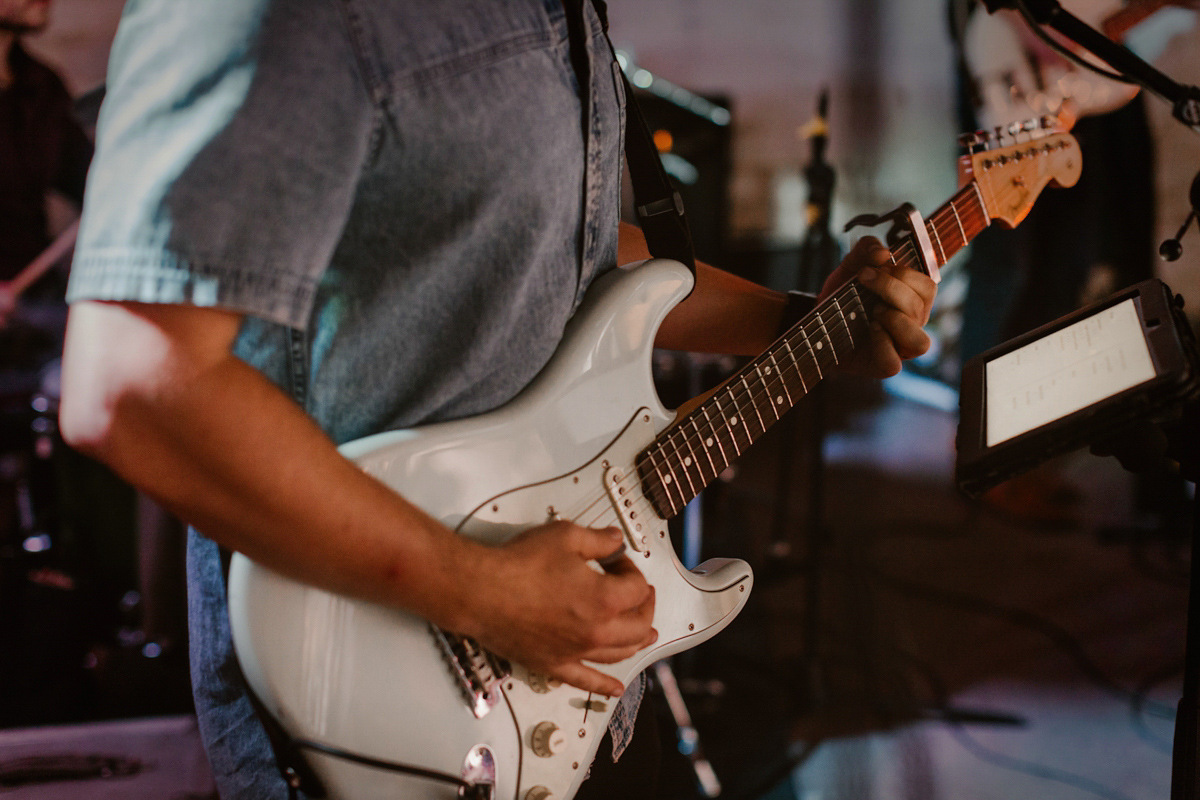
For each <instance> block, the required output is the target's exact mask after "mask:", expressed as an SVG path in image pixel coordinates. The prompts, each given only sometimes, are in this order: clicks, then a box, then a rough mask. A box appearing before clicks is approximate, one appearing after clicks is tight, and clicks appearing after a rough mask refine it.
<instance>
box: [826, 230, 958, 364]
mask: <svg viewBox="0 0 1200 800" xmlns="http://www.w3.org/2000/svg"><path fill="white" fill-rule="evenodd" d="M855 277H857V278H858V280H859V281H860V282H861V283H862V285H863V286H865V287H866V288H867V289H869V290H870V291H871V292H872V293H873V294H875V295H876V296H878V297H879V300H880V302H879V304H878V305H877V306H876V307H875V310H874V312H873V313H872V321H871V341H870V343H869V344H868V345H866V346H862V347H859V348H857V349H856V350H855V351H854V356H853V357H852V358H851V359H850V360H849V361H847V362H845V363H843V364H842V365H841V368H842V369H843V370H844V371H846V372H849V373H852V374H856V375H865V376H869V377H877V378H887V377H890V376H892V375H895V374H896V373H897V372H899V371H900V362H901V361H902V360H903V359H907V358H916V357H917V356H919V355H922V354H923V353H924V352H925V351H926V350H928V349H929V344H930V340H929V335H928V334H927V333H925V331H924V330H922V329H923V328H924V327H925V325H926V323H928V322H929V313H930V311H931V309H932V308H933V298H934V296H935V295H936V294H937V284H935V283H934V282H933V280H932V279H930V278H929V276H928V275H925V274H923V273H920V272H917V271H916V270H913V269H910V268H908V267H902V266H898V265H896V264H893V263H892V261H891V253H890V252H889V251H888V249H887V248H886V247H884V246H883V244H881V243H880V241H879V240H878V239H876V238H874V237H872V236H868V237H865V238H863V239H860V240H859V241H858V243H857V244H855V245H854V248H853V249H852V250H851V251H850V253H849V254H848V255H847V256H846V257H845V258H844V259H843V260H842V263H841V264H839V265H838V268H837V269H835V270H834V271H833V273H832V274H831V275H830V276H829V278H828V279H826V281H825V285H824V286H823V287H822V288H821V295H820V299H821V300H824V299H825V298H826V297H827V296H829V295H830V294H832V293H833V292H834V291H835V290H836V289H838V288H840V287H841V286H842V285H843V284H845V283H846V282H847V281H848V280H850V279H851V278H855Z"/></svg>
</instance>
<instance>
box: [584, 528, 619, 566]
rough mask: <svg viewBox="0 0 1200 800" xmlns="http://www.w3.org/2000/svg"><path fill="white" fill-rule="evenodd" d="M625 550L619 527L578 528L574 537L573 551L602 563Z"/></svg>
mask: <svg viewBox="0 0 1200 800" xmlns="http://www.w3.org/2000/svg"><path fill="white" fill-rule="evenodd" d="M624 550H625V536H624V534H622V533H621V529H620V528H611V527H610V528H599V529H596V528H580V529H579V536H577V537H576V539H575V551H576V552H577V553H579V555H581V556H583V557H584V558H587V559H592V558H594V559H596V560H597V561H599V562H601V563H603V562H604V561H605V560H606V559H608V558H610V557H614V556H618V555H620V554H621V553H622V552H624Z"/></svg>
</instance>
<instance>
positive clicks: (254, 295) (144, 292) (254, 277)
mask: <svg viewBox="0 0 1200 800" xmlns="http://www.w3.org/2000/svg"><path fill="white" fill-rule="evenodd" d="M357 65H358V61H357V58H356V56H355V49H354V47H353V44H352V42H351V40H350V36H349V33H348V30H347V27H346V23H345V20H344V19H343V16H342V14H341V13H340V10H339V7H338V5H337V0H203V2H196V3H179V2H171V1H170V0H130V1H129V2H128V3H127V4H126V6H125V10H124V13H123V16H122V19H121V25H120V28H119V31H118V34H117V39H116V41H115V43H114V45H113V52H112V56H111V59H110V64H109V80H108V94H107V96H106V98H105V100H104V104H103V106H102V108H101V111H100V120H99V125H98V129H97V145H96V155H95V158H94V160H93V162H92V167H91V171H90V172H89V174H88V186H87V190H86V193H85V196H84V212H83V222H82V227H81V229H80V238H79V243H78V247H77V249H76V255H75V261H74V264H73V266H72V273H71V279H70V285H69V288H68V294H67V299H68V300H69V301H72V302H73V301H77V300H84V299H93V300H119V301H134V302H146V303H182V304H191V305H197V306H217V307H222V308H228V309H231V310H236V311H240V312H243V313H247V314H252V315H255V316H259V317H262V318H264V319H268V320H271V321H275V322H280V323H283V324H285V325H291V326H293V327H303V326H304V325H305V324H306V323H307V319H308V315H309V312H310V309H311V306H312V301H313V296H314V292H315V288H316V285H317V283H318V282H319V280H320V277H321V274H322V272H323V271H324V270H325V268H326V266H327V265H328V264H329V262H330V259H331V258H332V255H333V252H334V249H335V248H336V247H337V244H338V241H339V239H340V237H341V233H342V229H343V227H344V226H345V223H346V220H347V218H348V216H349V214H350V210H351V208H352V206H353V203H354V197H355V191H356V186H357V182H358V178H359V174H360V172H361V171H362V168H363V165H364V162H365V161H366V160H367V158H368V156H369V151H370V146H371V139H372V133H373V126H374V125H375V122H376V118H377V115H376V113H375V108H376V107H375V105H374V104H373V103H372V101H371V97H370V95H369V94H368V92H367V90H366V88H365V86H364V84H363V81H362V79H361V76H360V73H359V71H358V69H357Z"/></svg>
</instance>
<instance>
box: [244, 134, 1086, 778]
mask: <svg viewBox="0 0 1200 800" xmlns="http://www.w3.org/2000/svg"><path fill="white" fill-rule="evenodd" d="M1078 168H1079V152H1078V146H1077V145H1076V144H1075V142H1074V140H1073V139H1072V138H1071V137H1070V135H1069V134H1065V133H1061V132H1054V131H1045V132H1037V133H1036V134H1031V135H1030V137H1029V138H1028V139H1027V140H1025V141H1024V142H1022V143H1019V144H1014V145H1012V146H1009V147H1004V148H996V149H994V150H989V151H986V152H979V153H975V154H972V155H971V156H968V157H966V158H965V160H964V167H963V175H964V177H963V188H962V189H961V190H960V191H959V192H958V194H956V195H955V197H954V198H952V199H951V200H950V201H949V202H948V203H947V204H945V205H944V206H942V208H941V209H939V210H938V211H936V212H935V213H934V214H933V215H931V216H930V218H929V219H928V220H927V221H922V220H921V219H920V216H919V215H916V214H915V212H911V214H910V216H912V215H915V218H916V220H917V222H919V223H920V227H921V231H920V234H919V235H917V234H914V235H913V236H911V237H909V238H908V239H905V240H904V241H903V243H902V244H900V245H898V246H894V247H893V248H892V253H893V259H894V260H895V261H896V262H897V263H898V264H907V265H910V266H914V267H916V266H924V265H926V264H928V265H930V266H933V267H935V268H936V266H938V265H940V264H942V263H944V262H945V261H946V260H947V259H948V258H950V257H951V256H952V255H953V254H954V253H955V252H957V251H958V250H959V249H960V248H961V247H962V246H963V245H965V244H966V243H967V241H969V239H970V238H972V237H973V236H975V235H976V234H977V233H979V232H980V231H982V230H983V229H984V228H986V227H987V225H988V224H989V222H990V220H991V219H993V218H999V219H1002V220H1004V221H1005V222H1006V224H1009V225H1015V224H1016V223H1017V222H1019V221H1020V219H1021V218H1023V217H1024V215H1025V214H1026V213H1028V210H1029V206H1030V205H1032V203H1033V200H1034V198H1036V196H1037V194H1038V193H1039V192H1040V191H1041V190H1042V188H1043V187H1045V186H1046V185H1047V184H1048V183H1050V182H1051V181H1056V182H1058V183H1060V184H1066V185H1070V184H1071V183H1074V181H1075V179H1076V178H1077V177H1078ZM914 224H916V223H914ZM918 242H919V243H920V244H919V246H920V247H921V248H922V249H923V250H924V251H926V252H925V254H924V256H923V257H922V256H921V254H920V253H918V252H917V248H918V244H917V243H918ZM691 285H692V276H691V274H690V273H689V271H688V270H687V269H686V268H685V267H684V266H682V265H681V264H679V263H677V262H674V261H668V260H662V259H656V260H651V261H648V262H645V263H643V264H640V265H635V266H633V267H624V268H620V269H616V270H613V271H611V272H610V273H608V274H606V275H604V276H603V277H601V278H600V279H598V280H597V281H596V282H595V284H594V285H593V286H592V288H591V289H590V290H589V292H588V295H587V298H586V299H585V301H584V303H583V304H582V306H581V307H580V309H579V311H578V312H577V313H576V315H575V317H574V318H573V319H572V321H571V323H570V324H569V326H568V328H567V330H566V332H565V335H564V339H563V342H562V344H561V345H560V347H559V349H558V351H557V352H556V353H555V355H554V357H553V358H552V359H551V361H550V362H549V364H547V366H546V367H545V368H544V369H543V370H542V372H541V373H540V374H539V375H538V377H537V378H536V379H535V380H534V381H533V383H531V384H530V386H529V387H527V388H526V389H525V391H523V392H522V393H521V394H520V395H518V396H517V397H516V398H515V399H514V400H512V401H511V402H510V403H508V404H507V405H505V406H504V407H502V408H500V409H498V410H496V411H493V412H491V413H488V414H485V415H483V416H479V417H475V418H471V419H465V420H461V421H456V422H450V423H445V424H438V425H431V426H428V427H424V428H421V429H418V430H405V431H393V432H388V433H382V434H379V435H376V436H371V437H367V438H365V439H360V440H358V441H354V442H350V443H348V444H346V445H344V446H343V447H342V448H341V451H342V453H343V454H344V455H345V456H346V457H347V458H349V459H352V460H353V461H355V462H356V463H357V464H358V465H359V466H361V467H362V469H363V470H364V471H365V472H366V473H368V474H369V475H372V476H373V477H375V478H377V479H378V480H380V481H381V482H383V483H384V484H386V485H387V486H389V487H391V488H393V489H394V490H396V491H397V492H399V493H400V494H402V495H403V496H404V497H405V498H407V499H408V500H409V501H411V502H413V503H414V504H416V505H417V506H419V507H420V508H422V509H424V510H425V511H426V512H428V513H429V514H430V515H432V516H433V517H435V518H436V519H438V520H440V521H441V522H443V523H444V524H445V525H447V526H448V527H450V528H452V529H454V530H456V531H458V532H459V533H461V534H462V535H465V536H470V537H473V538H475V539H477V540H479V541H482V542H488V543H497V544H498V543H501V542H503V541H505V540H507V539H509V538H511V537H512V536H514V535H516V534H517V533H519V532H520V531H522V530H525V529H527V528H530V527H533V526H536V525H540V524H542V523H545V522H547V521H548V520H550V519H552V518H555V517H558V518H562V519H569V520H573V521H575V522H577V523H578V524H581V525H585V526H588V527H603V526H609V525H614V526H617V527H619V528H621V529H622V530H623V531H624V532H625V540H626V542H625V543H626V546H627V550H626V552H627V554H628V555H629V556H630V557H631V558H632V560H633V562H634V563H635V564H636V565H637V566H638V567H639V568H640V569H641V571H642V572H643V574H644V575H645V577H646V580H647V581H648V582H649V583H650V584H651V585H652V586H654V588H655V592H656V605H655V611H654V627H655V628H656V629H657V630H658V634H659V636H658V640H657V642H655V644H654V645H652V646H650V647H649V648H646V649H644V650H642V651H640V652H638V653H637V654H635V655H634V656H632V657H631V658H629V659H627V660H625V661H623V662H620V663H618V664H610V665H596V666H597V668H598V669H600V670H602V671H604V672H606V673H608V674H610V675H612V676H613V677H615V678H617V679H618V680H619V681H621V682H622V683H623V684H628V683H629V682H630V681H631V680H633V679H634V678H635V677H636V676H637V674H638V673H639V672H640V671H641V670H643V669H644V668H646V667H647V666H649V665H650V664H651V663H653V662H655V661H657V660H659V659H662V658H664V657H666V656H669V655H672V654H674V653H678V652H680V651H682V650H685V649H688V648H690V647H694V646H695V645H697V644H700V643H701V642H703V641H705V640H707V639H709V638H711V637H712V636H714V635H715V634H716V633H718V632H719V631H720V630H722V629H723V628H724V627H725V626H727V625H728V624H729V623H730V622H731V621H732V620H733V618H734V617H735V616H736V615H737V613H738V612H739V611H740V610H741V609H742V607H743V606H744V605H745V603H746V600H747V598H748V597H749V595H750V590H751V587H752V585H753V576H752V574H751V571H750V568H749V566H748V565H747V564H746V563H745V562H743V561H735V560H727V559H715V560H712V561H708V562H705V563H704V564H701V565H700V566H699V567H697V568H696V569H695V570H692V571H688V570H686V569H684V567H683V566H682V565H681V564H680V562H679V560H678V559H677V558H676V556H675V553H674V550H673V548H672V546H671V542H670V540H669V539H668V536H667V525H666V522H665V521H664V520H665V519H667V518H669V517H671V516H673V515H675V514H677V513H679V512H680V511H682V510H683V508H684V506H685V505H686V504H687V503H688V502H689V501H690V500H691V499H693V498H694V497H695V496H696V495H697V494H698V493H699V492H700V490H701V489H703V487H704V486H705V485H706V484H708V483H709V482H711V481H712V480H713V479H714V478H715V477H716V476H717V475H719V474H720V472H721V471H722V470H723V469H724V468H725V467H726V466H728V464H730V463H731V462H732V461H733V459H735V458H736V457H737V456H738V455H740V453H741V452H742V451H744V450H745V448H746V447H749V446H750V444H752V443H753V442H754V440H755V439H757V438H758V437H759V436H760V435H762V433H764V432H765V431H766V430H767V429H768V428H769V427H770V426H771V425H772V424H773V423H774V422H775V421H776V420H778V419H779V417H780V416H781V415H782V414H783V413H784V412H786V411H787V410H788V409H789V408H791V407H792V405H794V404H795V403H796V402H797V401H798V400H799V399H800V398H801V397H803V396H804V394H805V393H806V392H807V391H808V389H809V388H811V386H812V385H814V384H815V383H816V382H817V381H819V380H820V379H821V378H822V376H823V374H824V373H825V372H826V371H828V370H829V369H831V368H833V367H835V366H836V364H837V363H838V362H839V361H840V360H842V359H844V358H846V357H847V356H848V355H849V354H850V353H851V352H852V351H853V350H854V349H855V347H856V346H857V345H859V344H860V343H863V342H865V341H867V338H868V337H869V335H870V332H869V328H868V325H869V314H870V309H871V306H872V300H871V295H870V294H869V292H867V291H866V290H865V289H862V288H861V287H860V286H859V285H858V283H857V281H850V282H849V283H847V284H846V285H845V286H844V287H842V289H840V290H839V291H837V292H835V293H833V294H832V295H831V296H830V297H829V298H827V299H826V300H824V301H823V302H822V304H821V305H820V306H819V307H818V308H817V309H815V310H814V311H813V312H812V313H810V314H809V315H808V316H807V317H805V318H804V319H803V320H801V321H800V323H798V324H797V325H796V326H795V327H793V328H792V329H791V330H790V331H789V332H788V333H786V334H785V335H784V336H782V337H781V338H780V339H779V340H777V341H776V342H775V343H774V344H773V345H772V346H771V348H770V349H768V350H767V351H766V352H765V353H763V354H762V355H760V356H759V357H758V358H756V359H754V360H753V361H751V362H750V363H749V364H747V365H746V366H745V367H743V368H742V369H741V370H740V371H739V372H738V373H737V374H735V375H734V376H733V377H732V378H730V379H729V380H728V381H727V382H726V383H725V384H723V385H722V386H721V387H719V388H718V389H716V390H714V392H713V393H711V394H709V395H707V396H706V397H705V398H702V399H700V400H698V401H697V403H696V404H695V405H694V406H693V407H691V408H690V409H689V410H688V411H687V412H686V413H682V412H681V413H679V414H675V413H673V412H670V411H668V410H667V409H665V408H663V406H662V405H661V404H660V402H659V400H658V397H657V394H656V393H655V390H654V386H653V382H652V378H651V370H650V363H651V350H652V347H653V342H654V336H655V333H656V331H657V329H658V326H659V324H660V323H661V322H662V320H663V318H664V317H665V316H666V315H667V313H668V312H669V311H670V309H671V308H672V307H673V306H674V305H675V304H676V303H677V302H679V300H681V299H682V298H683V297H685V296H686V295H687V293H688V291H689V289H690V288H691ZM229 611H230V623H231V627H232V633H233V641H234V645H235V647H236V651H237V656H238V660H239V662H240V664H241V666H242V670H243V672H244V673H245V676H246V679H247V681H248V683H249V685H250V687H251V688H252V689H253V690H254V692H255V694H256V695H257V696H258V698H259V699H260V700H261V701H262V703H263V705H264V706H265V707H266V709H267V710H268V711H269V712H270V714H271V715H272V716H273V717H274V718H275V719H276V720H278V721H279V723H280V724H281V725H282V726H283V728H284V729H286V731H287V733H288V735H289V736H290V737H291V738H292V740H293V741H294V742H295V743H296V744H297V745H298V747H299V749H300V750H301V751H303V753H304V755H305V756H306V759H307V761H308V763H309V765H310V766H311V767H312V768H313V770H314V772H315V773H316V774H317V776H318V777H319V778H320V780H321V782H322V783H323V784H324V786H325V788H326V789H327V790H328V793H329V796H330V797H332V798H345V799H347V800H351V799H352V800H367V799H369V798H389V799H393V798H406V799H409V800H450V798H455V797H459V796H468V797H479V798H483V797H488V798H502V799H503V800H551V798H557V800H569V798H571V797H572V796H573V795H574V794H575V792H576V790H577V789H578V788H579V786H580V784H581V783H582V782H583V780H584V778H585V777H586V775H587V772H588V767H589V765H590V764H591V761H592V757H593V756H594V755H595V753H596V749H597V747H598V746H599V742H600V740H601V737H602V736H603V734H604V731H605V729H606V728H607V726H608V723H609V720H610V718H611V716H612V714H613V711H614V709H615V708H616V704H617V701H618V699H617V698H609V697H601V696H597V695H592V694H589V693H588V692H585V691H581V690H578V689H575V688H573V687H571V686H567V685H561V684H557V682H553V681H548V680H547V679H546V677H545V676H542V675H536V674H531V673H530V672H529V671H528V670H526V669H525V668H524V667H522V666H521V665H520V664H515V663H514V664H509V663H507V662H505V661H503V660H502V659H498V658H495V657H494V656H492V655H490V654H488V653H486V652H483V651H481V650H480V649H479V648H478V646H477V645H475V643H474V642H472V641H471V640H469V639H465V638H463V637H459V636H455V635H454V634H452V633H450V632H445V631H441V630H438V629H436V628H434V627H432V626H431V625H430V624H429V623H427V622H426V621H425V620H423V619H420V618H418V617H415V616H413V615H411V614H408V613H406V612H404V611H400V610H397V609H394V608H385V607H382V606H378V605H374V604H371V603H367V602H363V601H360V600H355V599H352V598H349V597H345V596H341V595H337V594H332V593H330V592H326V591H323V590H320V589H316V588H313V587H310V586H307V585H305V584H302V583H299V582H297V581H294V580H292V579H290V578H287V577H284V576H282V575H280V574H277V573H275V572H273V571H271V570H269V569H266V568H264V567H262V566H260V565H258V564H255V563H253V562H251V561H250V560H249V559H247V558H245V557H244V556H241V555H238V554H235V556H234V559H233V561H232V564H231V568H230V572H229ZM418 773H419V774H418ZM460 792H461V794H460Z"/></svg>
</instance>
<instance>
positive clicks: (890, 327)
mask: <svg viewBox="0 0 1200 800" xmlns="http://www.w3.org/2000/svg"><path fill="white" fill-rule="evenodd" d="M619 241H620V246H619V249H618V258H619V260H620V262H621V263H623V264H625V263H629V262H631V261H637V260H640V259H644V258H649V257H650V251H649V250H648V249H647V248H646V240H645V237H644V236H642V232H641V231H640V230H639V229H638V228H636V227H635V226H633V225H629V224H626V223H621V231H620V240H619ZM868 268H869V269H871V272H870V273H865V272H863V270H864V269H868ZM853 277H858V278H859V280H861V281H862V282H863V285H865V286H866V287H867V288H868V289H870V290H871V291H873V292H874V293H875V294H877V295H878V296H879V297H880V299H881V300H882V301H883V304H882V305H881V306H880V307H879V309H878V310H877V311H876V314H875V318H876V323H877V324H876V325H874V326H873V328H872V338H871V345H870V347H867V348H863V349H862V350H860V351H858V353H856V355H855V358H854V360H853V361H851V362H849V363H847V364H846V365H844V368H845V369H846V370H847V371H849V372H854V373H858V374H863V375H875V376H879V377H886V376H888V375H895V374H896V373H897V372H899V370H900V362H901V360H902V359H905V358H914V357H916V356H919V355H921V354H922V353H924V352H925V351H926V350H928V349H929V337H928V335H926V333H925V332H924V331H923V330H921V328H922V327H924V325H925V324H926V323H927V322H929V312H930V309H931V308H932V306H933V298H934V295H935V294H936V293H937V287H936V286H935V285H934V283H933V281H931V280H930V279H929V278H928V277H927V276H925V275H922V274H921V273H919V272H915V271H913V270H911V269H908V268H906V267H897V266H895V265H892V264H890V263H889V253H888V250H887V248H885V247H883V245H881V244H880V243H879V242H878V241H877V240H875V239H873V238H866V239H862V240H860V241H859V242H858V244H857V245H856V246H855V247H854V249H853V250H851V251H850V253H849V254H848V255H847V256H846V258H845V259H844V260H843V261H842V263H841V265H840V266H838V268H837V269H836V270H835V271H834V272H833V274H832V275H830V276H829V279H828V280H827V281H826V282H825V286H824V287H823V288H822V290H821V297H822V298H824V297H826V296H827V295H829V294H830V293H831V292H833V291H834V290H835V289H837V288H838V287H840V286H841V285H842V284H844V283H845V282H846V281H848V280H850V279H851V278H853ZM784 303H785V296H784V295H783V294H782V293H780V292H776V291H774V290H772V289H768V288H766V287H763V286H759V285H758V284H756V283H752V282H751V281H748V280H745V279H744V278H739V277H737V276H736V275H731V274H730V273H728V272H724V271H722V270H719V269H717V268H716V267H713V266H710V265H708V264H704V263H700V262H697V264H696V286H695V289H694V290H693V291H692V294H691V295H690V296H689V297H688V298H687V299H686V300H684V301H683V302H682V303H680V304H679V305H678V306H676V307H675V308H673V309H672V310H671V313H670V314H668V315H667V318H666V319H665V320H663V324H662V326H661V327H660V328H659V330H658V335H657V336H656V337H655V340H654V344H655V346H656V347H664V348H667V349H669V350H692V351H696V352H705V353H733V354H737V355H757V354H759V353H761V352H762V351H764V350H766V349H767V347H768V346H770V344H771V342H773V341H775V339H776V338H777V337H778V335H779V326H780V323H781V318H782V314H783V308H784Z"/></svg>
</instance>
